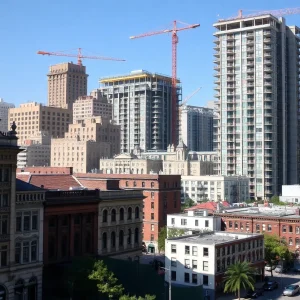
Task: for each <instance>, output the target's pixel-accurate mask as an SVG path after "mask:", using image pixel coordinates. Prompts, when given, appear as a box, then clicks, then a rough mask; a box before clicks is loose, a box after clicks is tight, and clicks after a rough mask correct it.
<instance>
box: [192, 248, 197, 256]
mask: <svg viewBox="0 0 300 300" xmlns="http://www.w3.org/2000/svg"><path fill="white" fill-rule="evenodd" d="M192 250H193V256H197V255H198V248H197V246H193V248H192Z"/></svg>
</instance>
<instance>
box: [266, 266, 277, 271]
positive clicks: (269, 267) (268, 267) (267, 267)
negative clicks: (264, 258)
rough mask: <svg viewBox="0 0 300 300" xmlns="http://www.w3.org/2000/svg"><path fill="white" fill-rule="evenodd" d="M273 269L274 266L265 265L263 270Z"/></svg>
mask: <svg viewBox="0 0 300 300" xmlns="http://www.w3.org/2000/svg"><path fill="white" fill-rule="evenodd" d="M274 269H275V266H270V265H266V266H265V270H266V271H269V272H271V271H272V270H274Z"/></svg>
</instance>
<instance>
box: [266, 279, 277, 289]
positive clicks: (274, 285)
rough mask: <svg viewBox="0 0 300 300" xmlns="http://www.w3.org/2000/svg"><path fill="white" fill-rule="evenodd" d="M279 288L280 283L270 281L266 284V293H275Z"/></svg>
mask: <svg viewBox="0 0 300 300" xmlns="http://www.w3.org/2000/svg"><path fill="white" fill-rule="evenodd" d="M277 288H278V282H276V281H268V282H266V283H265V284H264V290H265V291H273V290H275V289H277Z"/></svg>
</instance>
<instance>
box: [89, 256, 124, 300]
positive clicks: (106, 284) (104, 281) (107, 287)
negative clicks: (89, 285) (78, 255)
mask: <svg viewBox="0 0 300 300" xmlns="http://www.w3.org/2000/svg"><path fill="white" fill-rule="evenodd" d="M88 278H89V279H91V280H95V281H97V288H98V291H99V292H101V293H103V294H107V295H108V298H110V299H112V298H114V297H118V296H121V295H122V293H123V291H124V288H123V286H122V284H117V282H118V279H117V278H116V277H115V275H114V273H113V272H111V271H109V270H108V268H107V266H106V265H105V264H104V262H103V261H102V260H99V261H96V262H95V264H94V269H93V271H92V272H91V274H90V275H89V276H88Z"/></svg>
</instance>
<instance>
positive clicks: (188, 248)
mask: <svg viewBox="0 0 300 300" xmlns="http://www.w3.org/2000/svg"><path fill="white" fill-rule="evenodd" d="M184 249H185V252H184V253H185V254H188V255H189V254H190V246H185V247H184Z"/></svg>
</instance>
